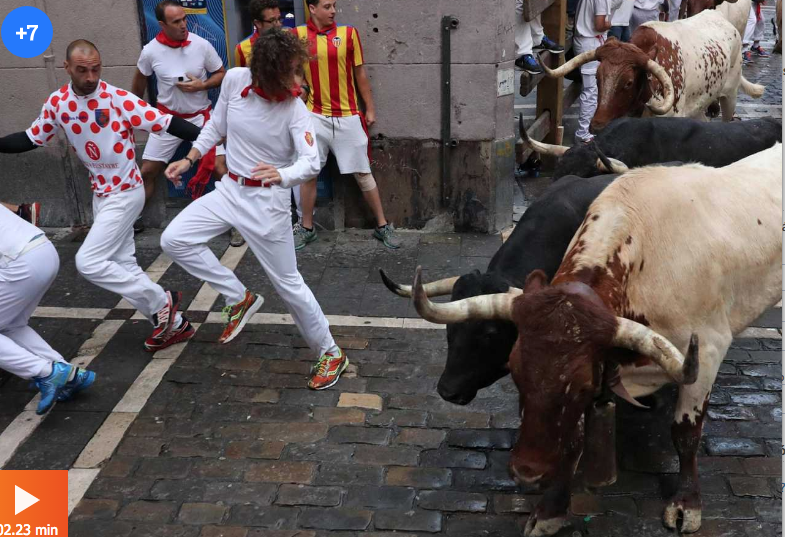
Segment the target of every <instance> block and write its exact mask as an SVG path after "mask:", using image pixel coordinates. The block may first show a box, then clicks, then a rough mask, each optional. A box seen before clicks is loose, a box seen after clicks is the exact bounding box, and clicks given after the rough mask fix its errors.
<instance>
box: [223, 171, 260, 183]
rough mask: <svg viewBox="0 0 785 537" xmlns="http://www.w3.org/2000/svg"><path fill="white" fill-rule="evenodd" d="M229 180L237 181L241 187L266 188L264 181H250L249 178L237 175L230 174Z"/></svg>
mask: <svg viewBox="0 0 785 537" xmlns="http://www.w3.org/2000/svg"><path fill="white" fill-rule="evenodd" d="M229 178H230V179H232V180H233V181H237V184H238V185H240V186H264V181H262V180H261V179H249V178H248V177H240V176H239V175H237V174H236V173H232V172H229Z"/></svg>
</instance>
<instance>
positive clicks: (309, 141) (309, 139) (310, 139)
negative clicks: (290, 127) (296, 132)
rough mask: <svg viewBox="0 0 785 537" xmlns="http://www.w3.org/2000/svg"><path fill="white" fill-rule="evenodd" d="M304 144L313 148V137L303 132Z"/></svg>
mask: <svg viewBox="0 0 785 537" xmlns="http://www.w3.org/2000/svg"><path fill="white" fill-rule="evenodd" d="M305 143H306V144H308V145H310V146H311V147H313V136H312V135H311V133H310V132H308V131H306V132H305Z"/></svg>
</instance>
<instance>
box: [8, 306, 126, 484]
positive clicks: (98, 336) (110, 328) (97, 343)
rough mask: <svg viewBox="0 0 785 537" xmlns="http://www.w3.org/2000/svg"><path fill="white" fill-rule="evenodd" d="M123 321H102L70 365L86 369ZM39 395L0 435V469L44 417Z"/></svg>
mask: <svg viewBox="0 0 785 537" xmlns="http://www.w3.org/2000/svg"><path fill="white" fill-rule="evenodd" d="M123 322H124V321H104V322H103V323H101V324H100V325H98V326H97V327H96V328H95V330H94V331H93V335H92V336H91V337H90V339H88V340H87V341H85V342H84V343H82V346H81V347H79V350H78V351H77V353H76V356H75V357H74V358H73V359H72V360H71V363H72V364H74V365H78V366H79V367H86V366H87V365H89V364H90V362H92V361H93V359H94V358H95V357H96V356H98V354H99V353H100V352H101V351H102V350H103V349H104V347H105V346H106V344H107V343H109V340H110V339H112V337H114V335H115V334H116V333H117V331H118V330H119V329H120V326H122V324H123ZM40 400H41V395H40V394H36V395H35V397H33V398H32V399H31V400H30V402H29V403H27V406H25V409H24V411H22V412H21V413H20V414H19V415H18V416H17V417H16V418H15V419H14V421H12V422H11V423H10V424H9V425H8V427H6V428H5V430H4V431H3V432H2V433H0V468H3V467H4V466H5V465H6V464H7V463H8V461H9V460H11V457H13V456H14V453H16V451H17V450H18V449H19V447H20V446H21V445H22V444H23V443H24V442H25V440H27V439H28V438H30V435H32V434H33V432H34V431H35V430H36V429H37V428H38V426H39V425H41V422H42V421H43V420H44V418H45V417H46V416H38V415H36V413H35V409H36V407H37V406H38V401H40Z"/></svg>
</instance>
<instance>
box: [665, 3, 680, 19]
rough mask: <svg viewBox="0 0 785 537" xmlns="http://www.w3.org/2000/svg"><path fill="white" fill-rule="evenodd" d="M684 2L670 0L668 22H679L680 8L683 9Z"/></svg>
mask: <svg viewBox="0 0 785 537" xmlns="http://www.w3.org/2000/svg"><path fill="white" fill-rule="evenodd" d="M681 2H682V0H668V21H669V22H673V21H677V20H679V8H680V7H681Z"/></svg>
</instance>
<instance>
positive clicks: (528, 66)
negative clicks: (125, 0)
mask: <svg viewBox="0 0 785 537" xmlns="http://www.w3.org/2000/svg"><path fill="white" fill-rule="evenodd" d="M515 67H517V68H518V69H520V70H521V71H525V72H527V73H529V74H530V75H539V74H540V73H542V67H540V64H539V62H538V61H537V59H536V58H535V57H534V56H533V55H531V54H524V55H523V56H521V57H520V58H518V59H517V60H515Z"/></svg>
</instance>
